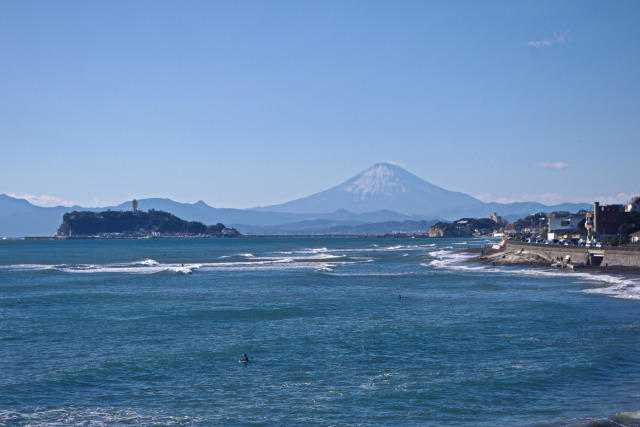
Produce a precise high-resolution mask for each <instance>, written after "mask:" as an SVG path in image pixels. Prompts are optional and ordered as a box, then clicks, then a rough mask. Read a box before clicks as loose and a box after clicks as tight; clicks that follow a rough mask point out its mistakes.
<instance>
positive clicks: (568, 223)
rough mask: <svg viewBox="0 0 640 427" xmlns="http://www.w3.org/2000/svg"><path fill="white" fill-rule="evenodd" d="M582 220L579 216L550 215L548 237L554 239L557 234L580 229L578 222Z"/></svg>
mask: <svg viewBox="0 0 640 427" xmlns="http://www.w3.org/2000/svg"><path fill="white" fill-rule="evenodd" d="M580 221H582V218H580V217H579V216H574V215H569V216H560V217H559V216H557V215H549V224H548V233H547V239H549V240H553V239H555V238H556V236H557V234H559V233H562V232H565V231H572V230H577V229H578V224H579V223H580Z"/></svg>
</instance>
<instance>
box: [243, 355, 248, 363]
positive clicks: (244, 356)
mask: <svg viewBox="0 0 640 427" xmlns="http://www.w3.org/2000/svg"><path fill="white" fill-rule="evenodd" d="M242 361H243V362H248V361H249V358H248V357H247V353H244V354H243V355H242Z"/></svg>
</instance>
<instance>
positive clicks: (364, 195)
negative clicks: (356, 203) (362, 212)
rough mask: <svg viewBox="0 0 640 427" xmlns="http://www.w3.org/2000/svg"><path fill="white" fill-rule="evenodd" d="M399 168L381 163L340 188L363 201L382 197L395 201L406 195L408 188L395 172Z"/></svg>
mask: <svg viewBox="0 0 640 427" xmlns="http://www.w3.org/2000/svg"><path fill="white" fill-rule="evenodd" d="M395 168H397V166H394V165H390V164H386V163H379V164H376V165H373V166H371V167H370V168H369V169H367V170H365V171H363V172H362V173H360V174H359V175H357V176H355V177H353V178H351V179H350V180H349V181H347V182H345V183H344V184H342V185H341V186H340V187H342V188H343V189H344V191H346V192H348V193H353V194H354V195H356V196H358V198H359V199H361V200H366V199H368V198H372V197H381V198H384V199H387V200H393V199H394V198H395V197H396V195H398V194H399V193H400V194H402V193H406V192H407V191H408V190H407V186H406V183H405V182H403V180H402V178H401V177H400V175H399V174H398V173H397V171H396V170H395Z"/></svg>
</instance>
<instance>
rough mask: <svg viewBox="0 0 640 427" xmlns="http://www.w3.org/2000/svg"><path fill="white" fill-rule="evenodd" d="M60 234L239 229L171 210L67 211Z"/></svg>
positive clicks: (230, 231) (207, 232)
mask: <svg viewBox="0 0 640 427" xmlns="http://www.w3.org/2000/svg"><path fill="white" fill-rule="evenodd" d="M62 219H63V221H62V225H61V226H60V228H58V231H57V232H56V235H58V236H68V237H82V236H99V235H123V236H127V235H131V236H140V235H142V236H146V235H177V234H181V235H194V236H195V235H209V236H223V235H224V236H235V235H238V232H237V231H236V230H234V229H228V228H226V227H225V226H224V225H223V224H216V225H212V226H209V227H207V226H206V225H204V224H203V223H201V222H197V221H184V220H182V219H180V218H178V217H176V216H175V215H172V214H170V213H168V212H163V211H155V210H150V211H148V212H131V211H124V212H123V211H106V212H87V211H83V212H78V211H74V212H71V213H66V214H64V216H63V217H62Z"/></svg>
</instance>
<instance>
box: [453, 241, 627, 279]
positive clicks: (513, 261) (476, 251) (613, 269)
mask: <svg viewBox="0 0 640 427" xmlns="http://www.w3.org/2000/svg"><path fill="white" fill-rule="evenodd" d="M458 252H459V253H467V254H471V255H475V256H474V257H473V258H469V259H468V260H466V261H465V262H467V263H479V264H484V265H497V266H506V267H509V266H510V267H534V268H553V266H552V263H551V262H550V261H549V260H548V259H547V258H544V257H542V256H540V255H538V254H535V253H532V252H528V251H526V250H522V249H517V250H513V249H511V250H510V249H507V248H506V247H502V248H500V249H493V248H492V247H491V246H487V247H483V248H471V249H463V250H460V251H458ZM574 267H575V268H579V269H580V271H585V272H589V273H596V272H601V273H605V272H606V273H624V274H631V275H640V268H637V267H624V266H602V265H601V266H587V265H580V266H574ZM558 270H561V271H573V269H558Z"/></svg>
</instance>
